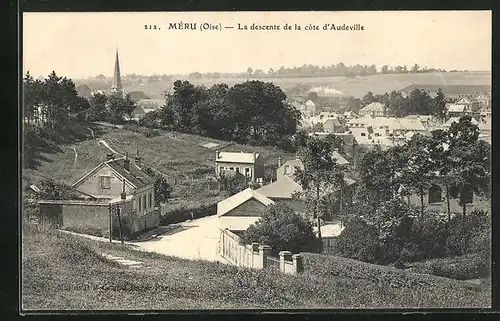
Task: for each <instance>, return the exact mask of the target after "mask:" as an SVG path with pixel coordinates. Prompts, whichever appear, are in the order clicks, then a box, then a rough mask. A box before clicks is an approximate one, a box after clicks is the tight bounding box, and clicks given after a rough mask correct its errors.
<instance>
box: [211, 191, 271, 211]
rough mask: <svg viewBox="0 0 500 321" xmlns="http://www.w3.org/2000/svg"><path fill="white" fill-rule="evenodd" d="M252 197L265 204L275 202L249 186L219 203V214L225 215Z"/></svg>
mask: <svg viewBox="0 0 500 321" xmlns="http://www.w3.org/2000/svg"><path fill="white" fill-rule="evenodd" d="M251 199H255V200H257V201H258V202H260V203H262V204H264V205H265V206H268V205H271V204H273V203H274V202H273V201H272V200H270V199H269V198H267V197H266V196H264V195H262V194H260V193H259V192H257V191H256V190H253V189H251V188H247V189H245V190H243V191H241V192H239V193H237V194H234V195H233V196H231V197H228V198H226V199H225V200H223V201H220V202H219V203H217V216H223V215H224V214H227V213H229V212H230V211H231V210H233V209H235V208H236V207H238V206H240V205H241V204H243V203H245V202H246V201H248V200H251Z"/></svg>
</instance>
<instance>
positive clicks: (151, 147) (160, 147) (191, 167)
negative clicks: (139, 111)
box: [22, 125, 293, 202]
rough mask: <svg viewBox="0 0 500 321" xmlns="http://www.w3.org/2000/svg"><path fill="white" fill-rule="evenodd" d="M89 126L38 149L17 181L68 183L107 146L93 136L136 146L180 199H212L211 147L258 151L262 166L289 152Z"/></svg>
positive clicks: (128, 148) (131, 150) (124, 147)
mask: <svg viewBox="0 0 500 321" xmlns="http://www.w3.org/2000/svg"><path fill="white" fill-rule="evenodd" d="M91 126H92V128H93V131H94V134H95V138H94V137H92V134H91V131H90V130H88V131H87V134H88V136H87V138H86V139H84V140H81V141H79V142H77V143H74V144H62V145H58V148H57V150H47V151H45V150H43V151H41V157H40V159H42V161H40V163H39V164H38V166H37V167H36V168H34V169H24V170H23V174H22V178H23V185H24V186H26V185H29V184H38V183H39V181H40V180H41V179H43V178H49V177H50V178H52V179H54V180H56V181H59V182H63V183H66V184H68V185H71V184H73V183H74V182H76V181H77V180H78V179H79V178H81V177H82V176H83V175H85V174H86V173H87V172H88V171H90V170H92V169H93V168H94V167H95V166H97V165H98V164H99V163H101V162H102V161H103V160H105V158H106V154H107V153H108V152H109V150H108V149H107V148H106V147H105V146H104V145H102V144H101V143H99V142H98V140H104V141H105V142H106V143H108V144H109V146H110V147H111V148H113V149H114V150H116V151H117V152H119V153H121V154H123V155H124V154H125V153H127V152H128V154H129V156H130V157H131V158H133V157H134V155H135V154H136V152H137V151H139V153H140V155H141V156H142V158H143V163H144V164H145V165H149V166H152V167H153V168H155V169H156V170H158V171H160V172H162V173H163V174H165V175H166V177H167V180H168V182H169V183H170V184H171V185H172V187H173V196H174V197H177V198H182V200H183V202H184V201H186V200H188V199H192V200H193V201H200V199H209V200H213V199H216V198H217V197H218V196H220V194H219V191H218V187H217V184H214V182H213V181H211V180H210V179H207V176H214V174H215V164H214V161H213V159H214V157H215V150H216V149H220V150H224V151H243V152H253V151H256V152H257V153H260V154H262V157H263V158H264V160H265V162H266V165H271V164H277V162H278V157H279V156H280V155H281V156H282V157H283V159H284V160H286V159H288V158H292V157H293V155H291V154H288V153H286V152H283V151H280V150H279V149H277V148H274V147H254V146H248V145H239V144H232V143H231V142H227V141H218V140H215V139H211V138H206V137H202V136H196V135H189V134H182V133H176V132H169V131H159V135H158V136H156V137H146V136H145V135H144V134H141V133H137V132H133V131H129V130H126V129H119V128H110V127H104V126H98V125H91ZM89 127H90V126H89ZM206 143H216V144H219V146H218V147H216V148H206V147H203V146H202V145H203V144H206ZM224 147H225V148H224ZM75 151H76V153H77V156H76V157H75ZM116 156H120V155H116ZM211 159H212V160H211ZM174 202H175V200H174Z"/></svg>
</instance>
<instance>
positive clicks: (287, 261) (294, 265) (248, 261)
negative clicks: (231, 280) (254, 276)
mask: <svg viewBox="0 0 500 321" xmlns="http://www.w3.org/2000/svg"><path fill="white" fill-rule="evenodd" d="M220 244H221V248H220V254H221V256H222V257H223V258H225V259H226V260H227V261H229V262H230V263H231V264H233V265H236V266H241V267H247V268H254V269H264V268H267V267H271V266H274V267H277V268H278V269H279V270H280V271H281V272H284V273H287V274H298V273H300V272H302V257H301V256H300V254H294V255H292V253H291V252H289V251H281V252H280V258H279V260H278V259H276V258H273V257H272V256H271V250H272V249H271V247H270V246H269V245H262V244H261V245H259V244H258V243H252V245H248V244H247V245H244V244H242V242H241V239H240V237H239V236H238V235H236V234H234V233H233V232H231V231H229V230H228V229H224V230H221V233H220Z"/></svg>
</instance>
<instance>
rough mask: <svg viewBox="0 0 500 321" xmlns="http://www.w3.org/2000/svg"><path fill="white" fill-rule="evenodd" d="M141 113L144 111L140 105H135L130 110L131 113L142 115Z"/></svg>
mask: <svg viewBox="0 0 500 321" xmlns="http://www.w3.org/2000/svg"><path fill="white" fill-rule="evenodd" d="M143 114H145V111H144V109H143V108H142V107H141V106H137V107H135V108H134V110H133V111H132V115H143Z"/></svg>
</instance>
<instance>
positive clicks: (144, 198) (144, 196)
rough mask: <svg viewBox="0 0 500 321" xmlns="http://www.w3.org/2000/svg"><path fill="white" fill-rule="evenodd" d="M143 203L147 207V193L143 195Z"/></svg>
mask: <svg viewBox="0 0 500 321" xmlns="http://www.w3.org/2000/svg"><path fill="white" fill-rule="evenodd" d="M142 204H144V205H143V207H144V209H146V194H144V195H142Z"/></svg>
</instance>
